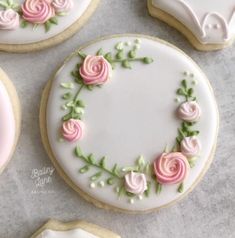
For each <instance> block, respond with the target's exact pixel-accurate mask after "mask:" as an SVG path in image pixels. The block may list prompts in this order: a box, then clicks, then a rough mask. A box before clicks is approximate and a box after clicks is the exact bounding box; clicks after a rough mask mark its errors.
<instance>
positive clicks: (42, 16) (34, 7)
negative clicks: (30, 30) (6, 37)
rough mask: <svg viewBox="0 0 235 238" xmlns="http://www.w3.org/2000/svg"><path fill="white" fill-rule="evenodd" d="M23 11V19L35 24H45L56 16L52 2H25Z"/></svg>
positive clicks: (35, 0) (47, 0)
mask: <svg viewBox="0 0 235 238" xmlns="http://www.w3.org/2000/svg"><path fill="white" fill-rule="evenodd" d="M21 9H22V13H23V15H22V17H23V18H24V19H25V20H26V21H28V22H31V23H34V24H43V23H45V22H46V21H48V20H49V19H50V18H52V17H54V16H55V10H54V8H53V6H52V5H51V0H25V1H24V3H23V4H22V6H21Z"/></svg>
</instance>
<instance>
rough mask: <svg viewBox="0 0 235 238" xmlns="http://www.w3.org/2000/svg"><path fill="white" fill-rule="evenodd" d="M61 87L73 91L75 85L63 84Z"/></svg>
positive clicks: (70, 83)
mask: <svg viewBox="0 0 235 238" xmlns="http://www.w3.org/2000/svg"><path fill="white" fill-rule="evenodd" d="M60 86H61V87H62V88H66V89H73V88H74V84H73V83H72V82H66V83H61V84H60Z"/></svg>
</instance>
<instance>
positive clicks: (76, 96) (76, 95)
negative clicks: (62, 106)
mask: <svg viewBox="0 0 235 238" xmlns="http://www.w3.org/2000/svg"><path fill="white" fill-rule="evenodd" d="M83 87H84V84H82V85H81V86H80V88H79V89H78V91H77V93H76V94H75V96H74V99H73V101H74V102H76V101H77V100H78V96H79V93H80V92H81V91H82V89H83Z"/></svg>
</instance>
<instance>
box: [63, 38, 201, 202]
mask: <svg viewBox="0 0 235 238" xmlns="http://www.w3.org/2000/svg"><path fill="white" fill-rule="evenodd" d="M140 43H141V42H140V40H139V39H136V40H135V41H134V46H133V44H132V42H118V43H117V44H116V46H115V51H116V52H114V53H112V52H108V53H105V52H103V49H99V50H98V52H97V53H96V55H86V54H84V53H83V52H81V51H78V52H77V54H78V56H80V58H81V61H80V62H79V63H78V64H77V65H76V68H75V69H74V70H73V71H72V72H71V75H72V77H73V79H74V82H72V81H70V82H65V83H61V85H60V86H61V87H62V88H63V89H65V90H66V92H65V93H64V94H63V96H62V98H63V99H64V100H65V101H66V102H65V104H64V105H63V109H64V110H67V112H68V113H67V114H66V115H64V116H63V118H62V126H61V129H60V132H61V136H62V137H63V139H64V140H67V141H69V142H75V141H78V140H81V139H82V136H83V133H84V122H83V121H82V116H83V114H84V112H85V104H84V102H83V101H82V100H81V99H80V92H81V91H82V90H84V89H85V90H90V91H92V90H93V89H96V88H101V87H102V85H103V84H105V83H106V82H107V81H109V80H110V78H111V75H112V71H113V70H114V69H115V66H116V64H120V65H121V66H122V67H124V68H126V69H131V63H133V62H135V61H140V62H142V63H144V64H151V63H152V62H153V59H152V58H150V57H137V51H138V49H139V48H140ZM125 46H132V49H131V50H128V51H126V50H125ZM183 76H184V79H183V80H182V81H181V84H180V87H179V88H178V89H177V91H176V95H177V97H176V102H177V103H179V102H180V101H181V102H180V104H179V105H178V107H177V110H176V114H177V117H178V118H179V119H180V120H181V126H180V127H179V128H178V135H177V136H176V139H175V145H174V146H173V148H172V149H171V150H168V149H165V151H164V152H163V153H161V154H160V155H159V156H158V157H157V158H156V159H155V160H154V161H153V162H152V163H149V162H146V160H145V159H144V157H143V156H139V158H138V159H137V160H136V162H135V164H134V166H126V167H120V166H118V165H117V164H115V165H114V166H113V167H112V168H108V167H107V166H106V160H107V159H106V157H102V158H101V159H99V160H97V159H96V158H95V156H94V155H93V154H88V155H86V154H85V153H84V152H83V151H82V149H81V148H80V147H79V146H77V147H76V148H75V156H76V157H77V158H78V159H80V160H82V161H83V162H84V166H83V167H82V168H80V169H79V173H80V174H85V173H87V172H88V171H89V169H90V168H92V167H93V168H96V170H97V172H96V173H95V174H93V175H92V176H90V178H89V179H90V188H95V187H96V186H98V187H104V186H105V185H108V186H114V188H115V191H116V193H117V194H118V196H121V195H126V196H128V197H129V202H130V203H134V201H135V199H138V200H141V199H143V197H144V196H146V197H148V196H149V193H150V190H151V189H152V187H155V191H156V193H157V194H159V193H160V192H161V190H162V187H163V186H166V185H171V184H178V189H177V191H178V192H179V193H182V192H183V190H184V180H185V179H186V178H187V175H188V173H189V171H190V168H192V167H193V166H194V164H195V161H196V159H197V157H198V156H199V153H200V150H201V144H200V141H199V139H198V137H197V135H198V134H199V131H197V130H194V129H193V127H194V125H195V124H196V123H197V122H198V120H199V119H200V116H201V109H200V106H199V104H198V103H197V98H196V96H195V95H194V89H193V87H190V85H192V86H194V85H195V84H196V81H195V80H193V81H192V84H191V83H190V82H189V80H190V79H193V77H194V75H193V74H190V73H189V72H184V74H183ZM74 84H76V85H78V89H77V91H76V93H75V95H73V94H72V93H71V92H70V90H71V89H73V88H74V87H75V86H74Z"/></svg>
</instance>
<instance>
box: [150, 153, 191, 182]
mask: <svg viewBox="0 0 235 238" xmlns="http://www.w3.org/2000/svg"><path fill="white" fill-rule="evenodd" d="M153 165H154V173H155V175H156V177H157V181H158V182H159V183H160V184H177V183H180V182H182V181H183V180H184V179H185V178H186V176H187V174H188V170H189V163H188V160H187V158H186V157H185V156H184V155H183V154H182V153H180V152H172V153H162V154H161V155H160V156H159V157H158V158H157V159H156V160H155V161H154V164H153Z"/></svg>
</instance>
